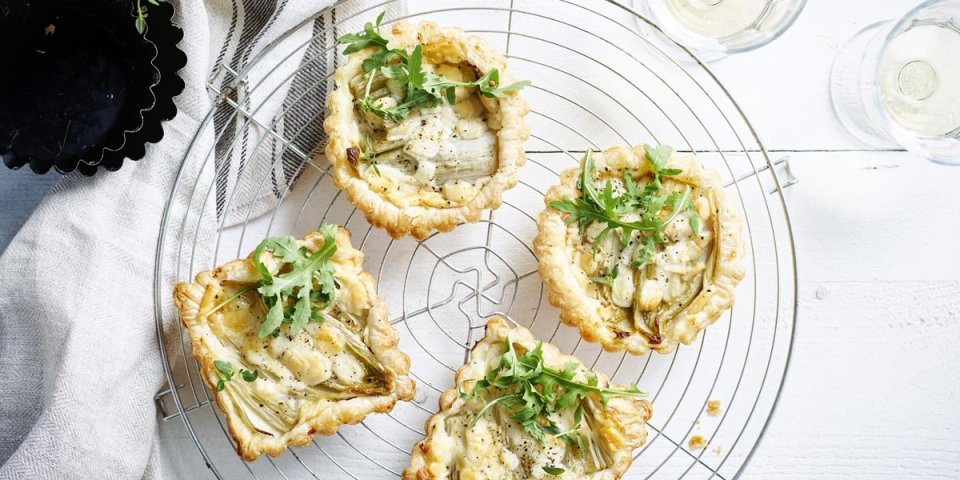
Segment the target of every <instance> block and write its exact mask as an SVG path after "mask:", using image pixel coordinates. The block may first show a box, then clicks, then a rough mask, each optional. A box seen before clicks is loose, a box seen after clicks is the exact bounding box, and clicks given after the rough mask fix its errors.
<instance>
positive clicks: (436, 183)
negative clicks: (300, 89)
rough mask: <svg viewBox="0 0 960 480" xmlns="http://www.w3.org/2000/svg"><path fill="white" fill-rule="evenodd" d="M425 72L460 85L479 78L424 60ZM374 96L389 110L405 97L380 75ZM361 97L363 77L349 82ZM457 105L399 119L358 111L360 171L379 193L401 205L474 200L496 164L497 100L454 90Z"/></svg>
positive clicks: (462, 68) (463, 67)
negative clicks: (361, 143) (433, 73)
mask: <svg viewBox="0 0 960 480" xmlns="http://www.w3.org/2000/svg"><path fill="white" fill-rule="evenodd" d="M424 60H425V63H424V64H423V68H424V70H426V71H435V72H436V73H438V74H439V75H441V76H443V77H444V78H447V79H449V80H451V81H456V82H471V81H474V80H476V78H477V76H476V72H475V69H474V67H472V66H470V65H468V64H465V63H464V64H459V65H451V64H446V63H444V64H440V65H439V66H437V65H432V64H428V63H426V58H425V59H424ZM374 84H375V86H376V87H379V88H377V89H376V90H374V91H373V92H372V93H371V98H375V100H374V103H375V104H376V105H377V106H378V107H381V108H389V107H393V106H396V105H397V104H399V103H401V102H403V100H404V96H405V92H404V89H403V88H402V86H401V85H399V84H398V83H397V82H396V81H394V80H392V79H385V78H382V75H378V76H377V77H375V79H374ZM351 89H352V92H353V94H354V96H355V97H356V98H360V97H362V96H363V95H364V94H365V91H366V82H365V79H364V77H363V76H362V75H361V76H358V77H356V78H355V79H354V81H351ZM456 95H457V102H456V104H454V105H450V104H448V103H446V101H444V102H441V103H438V104H437V105H436V106H434V107H429V108H418V109H414V110H412V111H411V112H410V113H409V115H408V116H407V117H406V118H404V119H403V120H401V121H399V122H394V121H392V120H390V119H384V118H381V117H379V116H378V115H376V114H375V113H373V112H370V111H364V110H363V109H361V108H360V107H359V106H358V107H355V108H357V112H358V114H359V115H358V117H359V118H362V119H363V123H362V125H361V132H362V135H363V137H364V139H365V145H364V148H362V149H361V151H362V155H363V157H362V159H361V160H360V165H359V167H358V168H359V170H360V172H361V174H362V175H363V178H364V179H365V180H366V181H367V182H368V183H369V184H370V186H371V188H372V189H373V190H374V191H377V192H378V193H380V195H382V196H383V197H385V198H387V199H388V200H390V201H391V202H392V203H394V204H395V205H397V206H399V207H406V206H417V205H423V206H430V207H436V208H442V207H451V206H459V205H463V204H464V203H466V202H468V201H469V200H470V199H472V198H473V197H475V196H476V195H477V194H478V193H479V191H480V190H481V189H482V188H483V186H484V185H485V184H486V183H487V181H488V180H489V178H490V176H491V175H493V174H494V173H495V172H496V171H497V168H498V161H497V141H498V140H497V135H496V132H497V129H498V128H500V126H499V125H497V123H498V121H499V120H497V116H495V115H489V112H490V111H491V110H492V109H494V108H496V107H497V102H496V100H494V99H487V98H485V97H483V96H482V95H480V94H479V92H478V89H477V88H476V87H469V88H467V87H456Z"/></svg>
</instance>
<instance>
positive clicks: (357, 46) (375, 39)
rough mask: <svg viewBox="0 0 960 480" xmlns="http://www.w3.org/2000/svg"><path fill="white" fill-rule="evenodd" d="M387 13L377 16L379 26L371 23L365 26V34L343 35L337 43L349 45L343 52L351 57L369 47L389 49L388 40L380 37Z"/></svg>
mask: <svg viewBox="0 0 960 480" xmlns="http://www.w3.org/2000/svg"><path fill="white" fill-rule="evenodd" d="M385 13H387V12H382V13H380V15H379V16H377V24H376V25H374V24H372V23H370V22H367V23H366V24H364V26H363V32H360V33H348V34H346V35H342V36H341V37H340V38H338V39H337V43H345V44H347V48H345V49H344V50H343V54H344V55H350V54H351V53H353V52H358V51H360V50H363V49H364V48H367V47H383V48H384V49H386V47H387V43H388V42H387V39H386V38H383V36H382V35H380V23H381V22H383V16H384V14H385Z"/></svg>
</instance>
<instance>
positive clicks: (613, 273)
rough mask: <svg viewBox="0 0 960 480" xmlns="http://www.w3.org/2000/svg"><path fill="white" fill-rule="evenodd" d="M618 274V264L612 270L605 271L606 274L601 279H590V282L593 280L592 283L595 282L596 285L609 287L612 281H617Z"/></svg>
mask: <svg viewBox="0 0 960 480" xmlns="http://www.w3.org/2000/svg"><path fill="white" fill-rule="evenodd" d="M619 273H620V264H619V263H618V264H616V265H614V266H613V268H612V269H607V273H606V274H604V275H603V276H602V277H590V280H593V281H594V282H597V283H603V284H607V285H610V284H612V283H613V281H614V280H616V279H617V275H618V274H619Z"/></svg>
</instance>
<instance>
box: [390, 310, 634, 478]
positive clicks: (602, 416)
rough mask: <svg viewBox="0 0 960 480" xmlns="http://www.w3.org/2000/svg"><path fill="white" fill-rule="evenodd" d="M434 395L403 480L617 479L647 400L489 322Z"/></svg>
mask: <svg viewBox="0 0 960 480" xmlns="http://www.w3.org/2000/svg"><path fill="white" fill-rule="evenodd" d="M455 381H456V388H452V389H450V390H447V391H445V392H443V394H442V395H441V396H440V411H439V412H437V413H436V414H435V415H433V416H432V417H430V419H429V420H427V423H426V426H425V430H426V432H427V437H426V438H425V439H424V440H422V441H420V442H418V443H417V444H416V445H414V447H413V456H412V458H411V460H410V466H409V467H407V469H406V470H404V471H403V479H404V480H433V479H460V480H488V479H498V478H511V479H528V478H558V479H571V480H572V479H593V480H600V479H616V478H620V477H621V476H622V475H623V474H624V472H626V471H627V469H628V468H629V467H630V462H631V460H632V459H633V457H632V455H633V454H632V450H633V449H634V448H637V447H639V446H641V445H643V443H644V442H645V441H646V438H647V430H646V422H647V420H649V419H650V415H651V412H652V410H651V407H650V402H648V401H647V400H644V399H642V398H641V397H643V396H645V394H644V393H643V392H641V391H639V390H637V387H636V385H630V386H625V385H620V386H615V387H610V386H609V384H608V380H607V378H606V377H605V376H604V375H603V374H602V373H597V372H592V371H590V370H589V369H587V368H586V367H585V366H584V365H583V363H581V362H580V361H579V360H578V359H577V358H576V357H573V356H569V355H564V354H562V353H560V351H559V350H557V348H556V347H554V346H553V345H550V344H546V343H542V342H540V341H538V340H537V339H535V338H534V337H533V335H532V334H531V333H530V331H529V330H527V329H525V328H522V327H516V328H511V326H510V325H509V324H508V323H507V322H506V321H505V320H504V319H502V318H499V317H494V318H493V319H491V320H490V322H489V323H487V330H486V336H484V338H483V339H482V340H481V341H480V342H479V343H477V345H476V346H474V348H473V350H472V351H471V352H470V360H469V361H468V362H467V363H466V364H465V365H463V366H462V367H460V369H459V370H457V375H456V380H455Z"/></svg>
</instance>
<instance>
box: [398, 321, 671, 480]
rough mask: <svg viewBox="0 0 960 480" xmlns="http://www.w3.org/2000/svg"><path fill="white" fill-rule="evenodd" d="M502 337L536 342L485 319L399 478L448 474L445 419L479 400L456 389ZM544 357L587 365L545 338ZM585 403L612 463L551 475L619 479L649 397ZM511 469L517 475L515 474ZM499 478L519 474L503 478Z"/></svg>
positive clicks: (479, 373)
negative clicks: (596, 468) (588, 471)
mask: <svg viewBox="0 0 960 480" xmlns="http://www.w3.org/2000/svg"><path fill="white" fill-rule="evenodd" d="M507 338H510V340H511V342H513V344H514V345H515V346H520V347H521V348H523V349H525V350H528V351H529V350H533V349H534V348H535V347H536V345H537V339H536V338H534V336H533V334H532V333H531V332H530V331H529V330H527V329H526V328H523V327H512V326H511V325H510V324H509V323H508V322H507V321H506V320H504V319H503V318H500V317H494V318H492V319H490V321H489V322H488V323H487V327H486V335H485V336H484V338H483V339H482V340H480V342H478V343H477V344H476V345H475V346H474V347H473V350H472V351H471V352H470V360H469V361H468V362H467V363H466V364H464V365H463V366H462V367H460V368H459V369H458V370H457V374H456V378H455V382H456V384H455V385H456V387H455V388H451V389H449V390H446V391H444V392H443V394H442V395H441V396H440V410H439V411H438V412H437V413H436V414H434V415H433V416H431V417H430V418H429V419H428V420H427V422H426V425H425V427H424V428H425V431H426V432H427V437H426V438H425V439H423V440H421V441H420V442H417V444H416V445H414V447H413V454H412V457H411V459H410V465H409V466H408V467H407V468H406V469H405V470H404V471H403V476H402V478H403V480H440V479H446V478H449V472H450V467H451V465H452V464H453V463H454V462H455V461H456V460H457V459H458V453H457V451H456V450H457V448H455V445H454V444H455V442H456V441H455V440H454V438H453V437H452V436H451V433H450V432H449V431H448V428H447V423H446V421H447V419H448V418H450V417H452V416H455V415H460V414H463V413H467V414H474V413H476V409H477V408H479V407H478V402H480V401H479V400H477V399H469V398H461V396H460V393H459V390H460V389H463V390H464V391H467V390H468V389H469V387H468V385H467V383H469V381H472V380H476V379H479V378H483V377H484V375H485V374H486V373H487V371H488V369H489V368H490V367H493V366H496V364H497V362H498V361H499V358H500V356H501V355H502V353H503V344H504V341H505V340H506V339H507ZM543 359H544V365H545V366H546V367H549V368H555V369H562V368H563V367H564V365H566V364H567V363H570V362H572V363H574V364H575V365H576V366H577V367H578V368H580V369H586V367H585V366H584V365H583V363H582V362H580V360H579V359H577V358H576V357H574V356H570V355H564V354H563V353H561V352H560V351H559V350H558V349H557V348H556V347H555V346H553V345H551V344H549V343H545V342H544V343H543ZM594 373H596V375H597V377H598V380H599V385H600V386H602V387H606V386H608V385H609V381H608V379H607V377H606V376H604V375H603V373H600V372H594ZM588 402H590V403H591V407H590V408H591V409H592V411H593V412H594V414H595V415H596V417H595V418H594V421H593V424H592V425H593V428H596V429H597V437H598V439H599V440H600V441H602V442H604V445H605V446H606V447H607V449H608V451H609V452H611V455H610V458H611V466H610V467H608V468H607V469H604V470H601V471H597V472H593V473H591V474H589V475H582V476H571V475H576V473H575V472H573V471H568V472H566V474H565V475H563V476H555V477H553V478H558V479H561V480H562V479H572V478H582V479H589V480H601V479H603V480H613V479H618V478H620V477H621V476H623V474H624V473H625V472H626V471H627V469H628V468H630V464H631V462H632V460H633V449H635V448H637V447H640V446H642V445H643V444H644V443H645V442H646V439H647V429H646V422H647V421H648V420H649V419H650V416H651V415H652V407H651V405H650V402H649V401H647V400H644V399H638V398H635V397H634V398H628V397H614V398H612V399H610V400H609V403H608V404H607V406H606V408H600V405H599V400H598V399H597V398H596V397H595V396H591V397H590V400H588ZM480 405H482V402H480ZM467 434H468V435H469V434H472V433H467ZM531 440H532V439H531ZM497 453H498V452H493V457H497V456H498V455H497ZM487 467H490V465H487ZM494 468H495V466H494ZM484 472H486V473H484ZM505 472H506V471H505ZM505 472H504V473H505ZM510 473H512V474H516V473H519V472H510ZM540 473H543V472H540ZM489 474H490V471H489V470H483V469H482V468H480V467H479V466H474V467H473V468H462V469H460V470H458V475H459V476H458V478H460V479H461V480H487V475H489ZM504 478H524V477H522V476H520V477H512V476H506V477H504Z"/></svg>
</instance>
